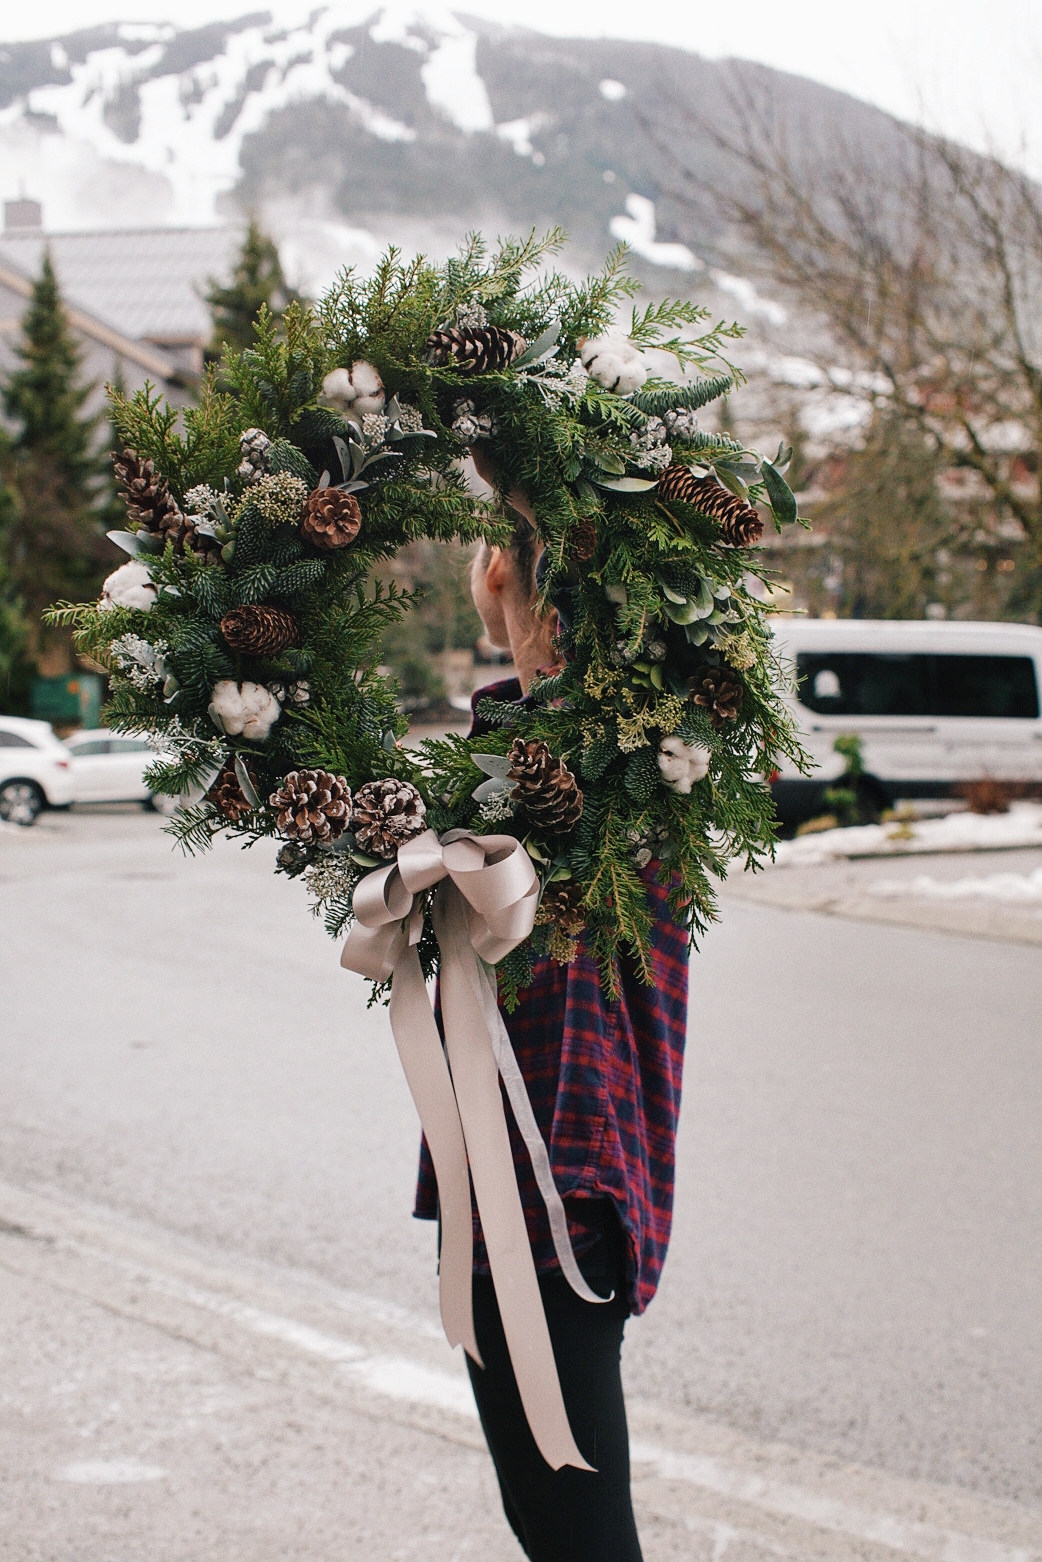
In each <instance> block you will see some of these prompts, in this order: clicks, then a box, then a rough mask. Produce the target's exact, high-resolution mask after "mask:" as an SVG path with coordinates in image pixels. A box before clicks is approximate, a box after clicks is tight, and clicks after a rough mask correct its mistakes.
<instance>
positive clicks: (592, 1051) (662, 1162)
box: [414, 679, 688, 1313]
mask: <svg viewBox="0 0 1042 1562" xmlns="http://www.w3.org/2000/svg"><path fill="white" fill-rule="evenodd" d="M484 696H490V697H492V698H495V699H499V700H519V699H520V697H521V688H520V685H519V684H518V683H517V681H516V680H515V679H509V680H506V681H504V682H502V683H499V684H492V685H490V686H489V687H487V688H485V689H480V690H479V691H478V693H477V694H475V696H474V706H475V708H476V705H477V701H478V699H479V698H482V697H484ZM483 730H487V729H485V728H484V727H483V726H482V724H480V723H478V722H477V721H476V722H475V726H474V728H473V730H472V735H475V736H476V735H479V734H480V732H481V731H483ZM645 878H646V881H647V886H648V893H649V895H650V897H651V901H652V905H653V907H654V911H655V922H654V930H653V933H652V939H651V964H652V972H653V981H652V982H651V984H650V985H649V984H647V983H645V982H643V981H642V980H641V979H640V977H639V975H638V974H637V972H636V970H635V969H634V967H633V965H632V963H631V962H630V961H629V960H628V959H627V958H626V957H623V958H622V959H621V961H620V979H621V992H620V995H619V997H618V998H616V999H611V998H609V997H607V995H606V994H605V993H604V991H603V989H602V988H601V983H600V977H599V974H598V970H597V963H596V961H595V960H594V958H593V957H592V955H591V954H589V952H588V951H587V950H586V948H585V947H584V943H583V941H582V940H581V939H580V945H579V955H578V957H577V959H575V960H573V961H571V962H569V964H568V965H561V964H559V963H558V962H557V961H554V960H551V959H550V958H549V957H548V956H547V957H539V958H537V959H536V961H535V966H534V971H533V977H532V982H531V985H530V986H529V987H528V988H526V989H525V991H524V992H522V994H521V998H520V1004H519V1006H518V1008H517V1009H515V1011H514V1013H513V1014H507V1013H506V1012H505V1011H504V1015H503V1018H504V1021H505V1023H506V1028H507V1031H508V1033H509V1036H510V1040H511V1043H512V1045H513V1048H514V1051H515V1053H516V1054H517V1060H518V1063H519V1065H520V1067H521V1073H522V1074H523V1076H524V1080H525V1084H526V1086H527V1087H528V1094H529V1097H530V1099H531V1102H532V1107H533V1110H534V1112H535V1117H536V1122H537V1123H538V1124H539V1129H540V1132H541V1133H542V1135H543V1138H544V1141H545V1142H546V1145H547V1148H548V1150H549V1153H550V1165H551V1168H552V1170H553V1174H554V1180H555V1182H556V1183H557V1187H558V1190H559V1192H560V1194H561V1196H562V1198H563V1199H564V1200H565V1208H566V1210H567V1211H568V1227H569V1231H570V1232H571V1235H572V1241H573V1245H574V1247H575V1249H576V1251H577V1252H582V1251H583V1249H584V1248H585V1247H587V1246H589V1244H590V1241H591V1240H592V1238H591V1236H590V1233H589V1231H588V1229H587V1228H586V1227H585V1226H584V1224H583V1221H582V1202H581V1201H583V1200H585V1199H611V1200H612V1201H613V1202H614V1204H615V1207H616V1209H617V1211H618V1214H619V1217H620V1219H621V1222H622V1225H623V1228H624V1230H625V1232H626V1235H627V1238H628V1247H629V1266H628V1267H629V1290H630V1294H629V1303H630V1308H631V1311H633V1312H635V1313H640V1312H643V1311H644V1309H645V1307H646V1306H647V1305H648V1303H649V1302H650V1300H651V1298H652V1297H653V1296H654V1294H655V1290H656V1287H657V1286H658V1282H659V1277H660V1275H661V1273H662V1265H663V1263H664V1261H665V1257H666V1248H667V1246H668V1243H669V1231H670V1225H671V1221H672V1214H673V1178H674V1162H675V1144H676V1130H677V1117H678V1113H679V1110H680V1086H681V1076H682V1072H683V1062H684V1041H685V1037H686V1033H687V970H688V950H687V935H686V933H685V932H684V930H683V928H681V927H680V926H678V925H677V923H676V921H675V920H674V918H673V917H672V916H671V915H670V911H669V907H668V904H667V893H668V892H667V889H666V887H664V886H663V885H661V884H657V883H656V882H655V880H654V865H652V866H651V867H650V868H649V869H647V870H646V871H645ZM505 1102H506V1097H505V1095H504V1103H505ZM506 1112H507V1122H508V1125H509V1129H510V1142H511V1146H512V1148H513V1152H514V1165H515V1167H516V1169H517V1180H518V1186H519V1188H520V1191H521V1203H522V1206H523V1208H524V1212H525V1220H526V1222H527V1225H528V1235H529V1240H530V1242H531V1244H532V1251H533V1256H534V1258H535V1264H536V1269H537V1270H538V1271H539V1272H541V1273H547V1272H549V1271H552V1270H555V1269H557V1268H558V1264H557V1258H556V1256H555V1253H554V1246H553V1240H552V1238H551V1235H550V1223H549V1221H548V1219H547V1215H546V1209H545V1206H544V1204H543V1201H542V1198H541V1196H540V1193H539V1188H538V1186H537V1184H536V1180H535V1177H534V1175H533V1173H532V1165H531V1161H530V1160H529V1157H528V1151H527V1150H526V1148H525V1145H524V1141H523V1140H522V1138H521V1135H520V1133H519V1132H518V1130H517V1125H516V1124H515V1122H514V1120H513V1116H512V1114H511V1112H510V1108H509V1106H508V1105H507V1107H506ZM437 1195H438V1189H437V1182H436V1180H435V1176H434V1167H433V1165H432V1163H431V1159H430V1154H429V1152H428V1150H427V1145H426V1143H425V1142H424V1143H422V1144H421V1147H420V1172H419V1182H418V1186H417V1192H416V1206H415V1210H414V1214H415V1215H416V1216H417V1217H418V1218H419V1219H421V1220H433V1219H435V1218H436V1217H437V1213H438V1197H437ZM474 1239H475V1246H474V1272H475V1273H476V1274H488V1272H489V1268H488V1258H487V1256H486V1253H485V1246H484V1242H483V1240H482V1235H481V1224H480V1221H479V1219H478V1215H477V1211H476V1210H475V1212H474Z"/></svg>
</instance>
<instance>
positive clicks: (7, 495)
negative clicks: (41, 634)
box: [0, 441, 34, 716]
mask: <svg viewBox="0 0 1042 1562" xmlns="http://www.w3.org/2000/svg"><path fill="white" fill-rule="evenodd" d="M5 443H6V441H5ZM18 510H19V504H18V496H17V494H16V493H15V492H14V490H13V489H12V488H10V487H9V486H8V485H7V484H6V483H4V482H3V481H2V480H0V711H3V712H4V713H5V714H7V715H13V716H19V715H24V714H26V712H27V710H28V694H29V686H30V683H31V680H32V676H33V672H34V667H33V664H32V662H31V661H30V660H29V657H28V644H29V630H28V625H27V623H26V620H25V615H24V613H23V611H22V604H21V602H20V601H19V599H18V596H17V594H16V592H15V589H14V582H13V579H12V570H11V564H10V559H9V550H10V545H11V534H12V530H13V522H14V521H15V519H16V517H17V515H18Z"/></svg>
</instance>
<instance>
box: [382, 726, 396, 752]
mask: <svg viewBox="0 0 1042 1562" xmlns="http://www.w3.org/2000/svg"><path fill="white" fill-rule="evenodd" d="M380 747H381V748H382V749H383V751H384V753H385V754H393V753H394V751H395V749H396V748H397V747H398V739H397V738H396V737H395V735H394V733H393V732H392V731H391V729H390V727H388V728H387V731H386V732H385V733H384V734H383V736H382V737H381V739H380Z"/></svg>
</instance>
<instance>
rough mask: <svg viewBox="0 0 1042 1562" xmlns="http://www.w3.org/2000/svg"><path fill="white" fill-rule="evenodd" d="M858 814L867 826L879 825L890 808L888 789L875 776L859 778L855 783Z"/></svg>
mask: <svg viewBox="0 0 1042 1562" xmlns="http://www.w3.org/2000/svg"><path fill="white" fill-rule="evenodd" d="M855 788H856V791H857V808H858V813H859V814H860V815H861V818H862V820H863V822H864V823H865V824H878V823H879V821H880V819H881V818H882V817H883V814H884V813H885V812H886V810H887V809H888V808H889V807H890V797H889V794H888V793H887V790H886V787H885V786H884V785H883V783H882V782H881V781H877V780H876V778H875V776H858V778H857V781H856V782H855Z"/></svg>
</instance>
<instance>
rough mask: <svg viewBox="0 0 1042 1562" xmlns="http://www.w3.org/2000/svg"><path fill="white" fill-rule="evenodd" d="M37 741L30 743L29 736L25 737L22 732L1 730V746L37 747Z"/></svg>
mask: <svg viewBox="0 0 1042 1562" xmlns="http://www.w3.org/2000/svg"><path fill="white" fill-rule="evenodd" d="M35 747H36V744H35V743H30V742H29V739H28V738H23V737H22V735H21V733H20V732H7V731H4V730H0V748H35Z"/></svg>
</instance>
